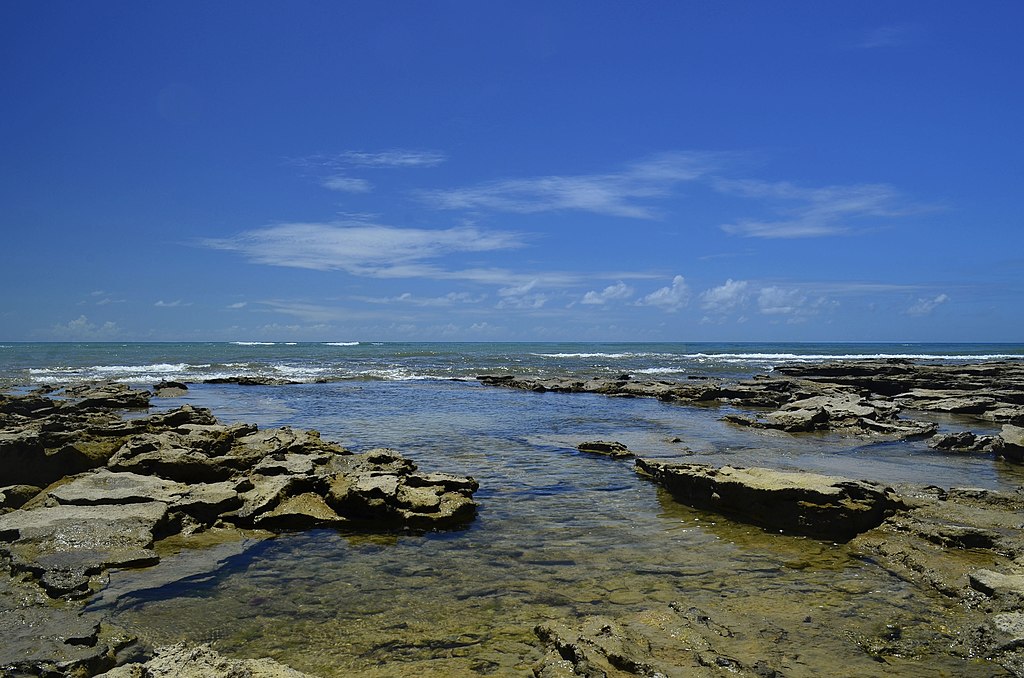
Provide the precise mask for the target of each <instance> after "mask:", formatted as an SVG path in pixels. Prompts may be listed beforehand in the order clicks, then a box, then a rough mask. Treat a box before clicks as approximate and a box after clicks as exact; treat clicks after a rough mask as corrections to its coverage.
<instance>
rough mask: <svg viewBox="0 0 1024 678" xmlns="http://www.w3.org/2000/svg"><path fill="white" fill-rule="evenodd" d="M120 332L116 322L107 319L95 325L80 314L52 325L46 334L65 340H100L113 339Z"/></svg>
mask: <svg viewBox="0 0 1024 678" xmlns="http://www.w3.org/2000/svg"><path fill="white" fill-rule="evenodd" d="M120 333H121V328H120V327H118V326H117V324H116V323H113V322H109V321H108V322H105V323H103V324H102V325H97V324H96V323H93V322H90V321H89V319H88V318H87V317H85V316H84V315H80V316H78V317H77V318H75V319H74V320H71V321H68V322H66V323H64V324H62V325H54V326H53V327H51V328H50V330H49V332H48V333H47V334H48V335H49V336H50V337H51V338H53V339H63V340H67V341H102V340H105V339H114V338H116V337H117V336H118V335H119V334H120Z"/></svg>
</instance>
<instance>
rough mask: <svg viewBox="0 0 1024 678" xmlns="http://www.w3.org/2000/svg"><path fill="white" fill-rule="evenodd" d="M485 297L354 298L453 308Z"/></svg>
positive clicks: (407, 295)
mask: <svg viewBox="0 0 1024 678" xmlns="http://www.w3.org/2000/svg"><path fill="white" fill-rule="evenodd" d="M485 298H486V297H485V296H484V295H482V294H481V295H474V294H470V293H468V292H449V293H448V294H445V295H443V296H440V297H417V296H416V295H414V294H413V293H412V292H404V293H402V294H400V295H398V296H397V297H355V299H356V300H357V301H364V302H367V303H370V304H409V305H411V306H455V305H457V304H478V303H480V302H481V301H483V300H484V299H485Z"/></svg>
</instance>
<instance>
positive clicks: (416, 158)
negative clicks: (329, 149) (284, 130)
mask: <svg viewBox="0 0 1024 678" xmlns="http://www.w3.org/2000/svg"><path fill="white" fill-rule="evenodd" d="M447 159H448V158H447V156H445V154H444V153H438V152H437V151H415V150H409V149H403V148H393V149H390V150H384V151H342V152H341V153H322V154H317V155H308V156H305V157H303V158H295V159H292V160H290V161H289V162H290V163H291V164H293V165H299V166H301V167H307V168H312V169H318V170H327V171H339V170H345V169H349V168H352V167H368V168H382V169H386V168H401V167H434V166H436V165H440V164H441V163H443V162H444V161H445V160H447Z"/></svg>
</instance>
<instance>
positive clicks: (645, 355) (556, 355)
mask: <svg viewBox="0 0 1024 678" xmlns="http://www.w3.org/2000/svg"><path fill="white" fill-rule="evenodd" d="M530 355H535V356H537V357H538V358H610V359H613V360H619V359H622V358H653V357H659V356H671V355H672V354H671V353H531V354H530ZM680 357H685V356H680Z"/></svg>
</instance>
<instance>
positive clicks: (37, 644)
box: [0, 577, 132, 676]
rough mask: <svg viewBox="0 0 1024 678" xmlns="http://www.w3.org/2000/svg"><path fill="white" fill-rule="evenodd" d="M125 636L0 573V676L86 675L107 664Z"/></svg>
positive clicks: (92, 616)
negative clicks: (0, 575) (1, 576)
mask: <svg viewBox="0 0 1024 678" xmlns="http://www.w3.org/2000/svg"><path fill="white" fill-rule="evenodd" d="M131 640H132V639H131V637H130V636H127V635H126V634H124V633H123V632H119V631H118V630H117V629H114V628H113V627H109V626H107V625H106V624H104V623H103V622H102V619H101V617H100V616H99V615H95V614H90V613H83V612H82V611H81V610H80V609H79V608H78V607H77V606H75V605H71V604H64V603H57V602H54V601H52V600H50V599H49V598H47V597H46V596H45V595H43V593H42V592H41V591H40V590H39V589H38V587H36V586H33V585H31V584H26V583H24V582H21V581H18V580H17V579H14V578H12V577H3V578H0V675H3V676H87V675H92V674H94V673H96V672H97V671H102V670H105V669H107V668H110V667H111V666H113V665H114V664H115V663H116V661H118V659H117V657H116V653H117V652H118V651H119V650H121V649H123V648H124V647H125V646H126V645H127V644H128V643H129V642H130V641H131Z"/></svg>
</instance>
